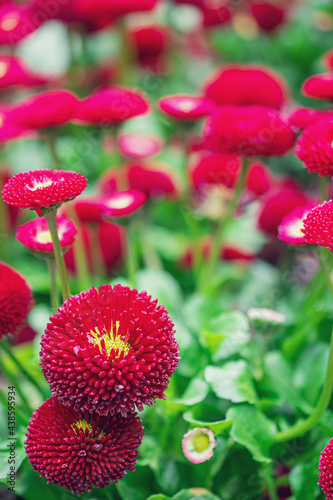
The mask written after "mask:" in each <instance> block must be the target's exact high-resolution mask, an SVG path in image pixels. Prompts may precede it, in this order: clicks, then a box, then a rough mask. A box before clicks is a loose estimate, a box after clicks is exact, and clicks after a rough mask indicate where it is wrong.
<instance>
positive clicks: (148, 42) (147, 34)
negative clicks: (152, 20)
mask: <svg viewBox="0 0 333 500" xmlns="http://www.w3.org/2000/svg"><path fill="white" fill-rule="evenodd" d="M129 34H130V37H131V40H132V43H133V45H134V48H135V52H136V55H137V57H138V59H139V61H140V62H141V63H142V64H144V63H145V62H147V63H148V62H149V61H150V60H151V58H156V57H159V56H160V55H161V54H162V53H163V52H164V51H165V50H166V48H167V46H168V43H169V32H168V29H167V28H166V27H165V26H158V25H152V26H138V27H135V28H134V29H131V30H130V32H129Z"/></svg>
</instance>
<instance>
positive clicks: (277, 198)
mask: <svg viewBox="0 0 333 500" xmlns="http://www.w3.org/2000/svg"><path fill="white" fill-rule="evenodd" d="M308 203H309V200H308V198H307V197H306V195H305V194H304V193H303V192H302V191H301V190H298V189H292V188H284V189H280V190H278V191H273V192H269V193H267V195H266V197H265V199H264V200H263V204H262V207H261V211H260V214H259V219H258V226H259V228H260V229H261V230H262V231H265V232H266V233H270V234H274V235H277V234H278V227H279V225H280V224H281V222H282V220H283V218H284V217H285V216H286V215H288V214H290V212H292V211H293V210H295V209H296V208H298V207H304V206H305V205H307V204H308Z"/></svg>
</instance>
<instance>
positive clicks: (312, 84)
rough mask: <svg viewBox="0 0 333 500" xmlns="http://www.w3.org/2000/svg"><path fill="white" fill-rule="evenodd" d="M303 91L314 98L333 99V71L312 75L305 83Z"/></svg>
mask: <svg viewBox="0 0 333 500" xmlns="http://www.w3.org/2000/svg"><path fill="white" fill-rule="evenodd" d="M302 93H303V94H304V95H306V96H308V97H312V98H314V99H328V100H331V99H333V73H332V72H331V73H324V74H322V75H314V76H310V78H308V79H307V80H305V82H304V83H303V86H302Z"/></svg>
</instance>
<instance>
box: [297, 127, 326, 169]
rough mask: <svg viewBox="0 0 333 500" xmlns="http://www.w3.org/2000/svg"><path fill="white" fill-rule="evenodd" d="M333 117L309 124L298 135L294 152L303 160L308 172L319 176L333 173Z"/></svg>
mask: <svg viewBox="0 0 333 500" xmlns="http://www.w3.org/2000/svg"><path fill="white" fill-rule="evenodd" d="M332 142H333V119H325V120H320V121H317V122H315V123H314V124H313V125H309V126H308V127H307V128H306V129H305V130H304V131H303V133H302V134H301V136H300V137H299V139H298V141H297V144H296V149H295V154H296V156H297V157H298V158H299V159H300V160H302V161H303V162H304V165H305V167H306V168H307V169H308V171H309V173H310V174H312V173H318V174H319V175H320V176H321V177H322V176H325V175H333V148H332Z"/></svg>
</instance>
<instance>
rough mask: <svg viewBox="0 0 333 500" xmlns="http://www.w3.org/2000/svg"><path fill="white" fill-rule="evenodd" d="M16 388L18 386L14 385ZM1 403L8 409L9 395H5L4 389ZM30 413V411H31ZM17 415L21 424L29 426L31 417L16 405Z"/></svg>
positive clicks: (1, 393)
mask: <svg viewBox="0 0 333 500" xmlns="http://www.w3.org/2000/svg"><path fill="white" fill-rule="evenodd" d="M14 387H15V389H16V388H17V387H16V386H14ZM0 403H1V404H2V405H3V406H4V407H5V408H6V410H7V407H8V399H7V397H6V396H5V394H4V392H3V391H2V390H0ZM29 413H30V412H29ZM15 417H16V418H17V420H18V421H19V422H21V424H23V425H24V426H27V425H28V423H29V418H28V417H27V416H26V415H25V414H24V413H23V412H22V411H21V410H20V408H19V407H18V406H17V405H16V407H15Z"/></svg>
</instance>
